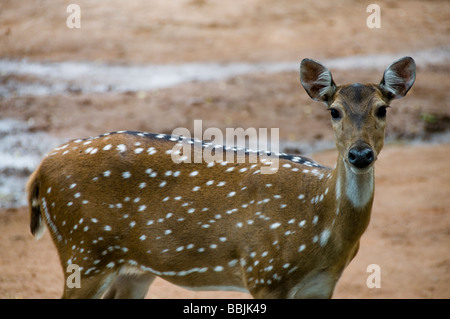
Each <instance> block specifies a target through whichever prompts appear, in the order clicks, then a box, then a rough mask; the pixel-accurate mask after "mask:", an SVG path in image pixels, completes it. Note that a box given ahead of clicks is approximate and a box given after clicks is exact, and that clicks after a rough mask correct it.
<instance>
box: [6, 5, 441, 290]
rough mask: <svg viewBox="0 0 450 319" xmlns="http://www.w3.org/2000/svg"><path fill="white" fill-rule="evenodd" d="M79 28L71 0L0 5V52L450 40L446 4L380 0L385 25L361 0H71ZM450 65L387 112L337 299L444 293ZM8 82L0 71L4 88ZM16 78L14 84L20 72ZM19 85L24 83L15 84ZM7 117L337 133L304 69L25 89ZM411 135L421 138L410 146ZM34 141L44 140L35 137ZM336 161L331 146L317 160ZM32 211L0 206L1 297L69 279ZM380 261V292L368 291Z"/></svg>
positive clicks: (310, 51) (404, 50) (132, 54)
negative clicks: (116, 86) (159, 85)
mask: <svg viewBox="0 0 450 319" xmlns="http://www.w3.org/2000/svg"><path fill="white" fill-rule="evenodd" d="M77 3H78V4H79V5H80V7H81V8H82V25H81V26H82V27H81V29H68V28H67V27H66V19H67V16H68V13H66V6H67V4H68V2H66V1H54V0H48V1H44V0H43V1H39V2H32V3H30V4H28V5H23V4H21V3H20V2H18V1H13V0H10V1H2V3H1V4H0V43H1V46H0V57H1V58H12V59H21V58H27V59H30V60H36V61H67V60H70V61H73V60H78V61H102V62H113V63H122V64H135V63H184V62H205V61H221V62H233V61H250V62H255V61H292V60H299V61H300V60H301V59H302V58H304V57H312V58H314V59H317V60H320V59H324V58H333V57H342V56H351V55H355V54H361V55H365V54H377V53H397V52H398V53H399V54H400V53H401V54H408V53H410V52H411V54H412V53H413V52H415V51H416V50H422V49H426V48H433V47H441V46H448V45H449V44H450V37H449V35H448V34H450V33H449V31H450V22H449V21H450V17H449V12H450V2H448V1H432V2H430V1H383V2H379V4H380V7H381V10H382V11H381V19H382V20H381V23H382V24H381V28H380V29H369V28H367V26H366V18H367V17H368V15H369V13H366V7H367V5H368V4H369V2H367V3H366V2H361V1H350V0H347V1H339V4H338V5H337V4H335V2H332V1H330V2H327V1H288V0H283V1H277V2H276V5H274V4H273V1H270V0H251V1H239V0H232V1H231V0H230V1H226V2H223V1H207V0H185V1H182V0H178V1H175V0H174V1H164V0H159V1H156V0H154V1H137V0H135V1H133V0H129V1H126V4H125V2H123V1H118V0H117V1H95V2H92V1H77ZM331 71H332V72H333V76H334V79H335V81H336V82H337V83H345V82H357V81H359V82H378V81H379V80H380V79H381V76H382V70H378V71H376V72H374V71H373V70H364V71H355V70H337V71H333V70H331ZM449 71H450V68H449V66H448V65H439V64H438V65H431V66H430V65H429V66H421V65H418V75H417V80H416V83H415V85H414V87H413V89H412V90H411V91H410V93H409V94H408V96H407V97H406V98H405V99H402V100H398V101H395V102H394V103H393V107H392V108H391V109H390V110H389V114H388V131H387V138H388V140H389V141H390V143H389V144H388V145H387V146H386V147H385V149H384V150H383V152H382V153H381V156H380V157H379V160H378V162H377V165H376V196H375V202H374V208H373V213H372V220H371V223H370V225H369V228H368V230H367V232H366V233H365V234H364V235H363V237H362V240H361V248H360V251H359V253H358V255H357V256H356V258H355V259H354V261H353V262H352V263H351V264H350V265H349V267H348V268H347V270H346V271H344V274H343V276H342V278H341V280H340V282H339V283H338V286H337V289H336V291H335V295H334V297H335V298H450V249H449V248H450V244H449V243H450V196H449V195H450V171H449V170H448V156H449V155H450V140H449V139H448V137H447V138H446V137H445V136H448V135H443V136H444V137H443V138H442V139H441V140H443V142H444V143H440V144H435V143H429V142H428V141H430V140H432V139H434V138H435V137H436V136H437V135H436V134H442V133H446V132H448V130H449V128H450V107H449V105H450V81H449V80H450V77H449ZM9 80H11V77H8V76H5V75H4V74H2V73H1V70H0V85H2V84H4V83H7V81H9ZM15 80H17V79H15ZM19 80H21V81H29V79H26V78H21V79H19ZM0 118H14V119H18V120H23V121H26V122H27V123H29V126H30V127H29V130H30V132H46V133H48V134H50V135H52V136H55V137H58V138H62V139H72V138H76V137H85V136H91V135H97V134H100V133H104V132H108V131H114V130H122V129H127V130H144V131H151V132H162V133H170V132H172V130H173V129H174V128H176V127H186V128H188V129H191V130H192V128H193V120H194V119H202V120H203V126H204V128H207V127H217V128H220V129H223V130H225V128H226V127H243V128H248V127H255V128H259V127H265V128H272V127H276V128H280V139H281V140H283V141H287V142H292V144H291V145H292V147H290V148H289V151H291V152H294V153H303V152H304V151H305V150H303V149H301V146H299V145H300V144H296V143H294V142H295V141H301V142H307V143H310V144H317V143H321V142H329V141H332V139H333V137H332V135H333V133H332V131H331V127H330V124H329V114H328V113H327V112H326V111H325V110H324V108H323V107H322V106H321V105H320V104H317V103H314V102H312V101H311V100H309V98H308V97H307V95H306V93H305V92H304V91H303V89H302V88H301V87H300V84H299V82H298V74H297V73H296V72H283V73H277V74H263V73H260V74H251V75H244V76H238V77H235V78H232V79H229V80H223V81H213V82H209V83H186V84H182V85H178V86H176V87H172V88H168V89H161V90H155V91H149V92H126V93H105V94H79V93H77V92H68V93H67V94H64V95H56V96H41V97H38V96H25V97H24V96H17V97H9V98H3V99H0ZM412 139H414V140H421V141H422V143H420V145H419V144H417V143H416V144H414V143H410V142H409V141H411V140H412ZM36 142H38V141H36ZM311 157H313V158H314V159H316V160H318V161H319V162H322V163H325V164H328V165H330V166H333V165H334V160H335V159H336V152H335V151H326V152H319V153H315V154H312V155H311ZM28 225H29V221H28V211H27V209H26V208H25V207H14V208H9V209H2V210H0V239H1V240H0V298H57V297H59V296H60V295H61V293H62V287H63V274H62V269H61V267H60V265H59V262H58V257H57V253H56V250H55V248H54V246H53V243H52V242H51V239H50V236H49V235H48V234H46V235H45V236H44V238H43V239H42V240H40V241H35V240H34V239H33V237H32V236H31V234H30V233H29V226H28ZM370 264H377V265H379V266H380V267H381V274H382V275H381V276H382V277H381V288H379V289H376V288H374V289H370V288H368V287H367V285H366V280H367V277H368V276H369V275H370V273H368V272H367V267H368V265H370ZM147 297H149V298H249V297H250V296H249V295H246V294H240V293H229V292H213V293H211V292H191V291H187V290H184V289H181V288H178V287H175V286H173V285H170V284H168V283H167V282H165V281H162V280H157V281H155V283H154V284H153V285H152V287H151V289H150V292H149V294H148V296H147Z"/></svg>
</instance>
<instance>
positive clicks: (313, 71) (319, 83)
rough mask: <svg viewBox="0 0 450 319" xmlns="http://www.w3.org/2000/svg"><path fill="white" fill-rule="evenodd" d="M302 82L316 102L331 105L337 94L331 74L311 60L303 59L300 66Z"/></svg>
mask: <svg viewBox="0 0 450 319" xmlns="http://www.w3.org/2000/svg"><path fill="white" fill-rule="evenodd" d="M300 82H301V83H302V85H303V87H304V88H305V90H306V92H307V93H308V95H309V96H310V97H311V98H312V99H313V100H315V101H320V102H324V103H326V104H329V103H330V102H331V100H332V98H333V96H334V93H335V92H336V84H335V83H334V81H333V77H332V76H331V72H330V71H329V70H328V69H327V68H326V67H324V66H323V65H322V64H320V63H318V62H316V61H314V60H311V59H303V61H302V63H301V64H300Z"/></svg>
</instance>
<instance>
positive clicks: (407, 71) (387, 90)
mask: <svg viewBox="0 0 450 319" xmlns="http://www.w3.org/2000/svg"><path fill="white" fill-rule="evenodd" d="M415 80H416V63H415V62H414V60H413V58H411V57H404V58H401V59H399V60H397V61H395V62H394V63H392V64H391V65H390V66H388V67H387V68H386V70H385V71H384V74H383V79H382V80H381V82H380V89H381V92H382V93H383V95H384V96H385V97H386V98H387V99H388V100H393V99H399V98H401V97H404V96H405V95H406V93H408V91H409V89H410V88H411V87H412V86H413V84H414V81H415Z"/></svg>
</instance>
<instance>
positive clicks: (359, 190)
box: [331, 156, 375, 241]
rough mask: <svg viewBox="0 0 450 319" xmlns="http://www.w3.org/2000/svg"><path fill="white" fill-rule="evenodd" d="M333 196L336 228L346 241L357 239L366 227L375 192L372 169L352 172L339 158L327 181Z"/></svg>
mask: <svg viewBox="0 0 450 319" xmlns="http://www.w3.org/2000/svg"><path fill="white" fill-rule="evenodd" d="M331 181H332V183H333V184H334V186H335V195H336V212H335V213H336V227H337V230H338V231H339V232H340V233H341V235H342V238H343V239H346V240H351V241H353V240H358V239H359V237H360V236H361V235H362V233H363V232H364V231H365V229H366V228H367V225H368V224H369V220H370V213H371V210H372V202H373V196H374V191H375V179H374V168H373V166H372V167H371V168H370V169H369V170H368V171H367V172H364V173H355V172H354V171H353V170H352V169H351V168H350V167H349V165H348V164H346V163H345V162H344V160H343V158H342V157H341V156H339V157H338V161H337V164H336V168H335V170H334V172H333V177H332V179H331Z"/></svg>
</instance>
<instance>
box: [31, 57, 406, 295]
mask: <svg viewBox="0 0 450 319" xmlns="http://www.w3.org/2000/svg"><path fill="white" fill-rule="evenodd" d="M300 80H301V83H302V85H303V87H304V88H305V90H306V92H307V93H308V95H309V96H310V97H311V98H312V99H313V100H316V101H319V102H323V103H324V104H325V105H326V106H327V108H328V110H329V111H330V113H331V123H332V126H333V130H334V133H335V138H336V146H337V150H338V158H337V163H336V165H335V167H334V168H328V167H324V166H322V165H319V164H317V163H315V162H313V161H312V160H310V159H307V158H304V157H300V156H290V155H286V154H279V153H271V154H268V153H265V152H264V154H263V152H260V153H258V157H257V158H258V160H257V161H255V162H253V163H250V162H249V161H237V159H238V156H241V159H242V158H243V159H248V157H249V156H250V153H251V151H250V150H245V152H241V153H239V152H238V150H237V149H236V148H231V151H232V152H234V154H235V155H236V156H235V157H233V158H234V161H227V160H217V161H210V162H206V161H202V162H201V163H185V162H176V161H174V160H173V159H172V156H171V153H172V152H173V151H174V149H176V147H175V146H176V145H180V144H183V143H184V144H183V145H185V144H186V143H188V144H191V145H192V144H194V143H195V142H194V141H193V140H191V139H186V138H184V137H182V136H174V135H165V134H150V133H144V132H131V131H122V132H113V133H108V134H103V135H100V136H98V137H93V138H92V137H91V138H86V139H77V140H73V141H71V142H68V143H66V144H64V145H62V146H60V147H58V148H55V149H54V150H52V151H51V152H50V153H49V154H48V155H47V157H46V158H45V159H44V160H43V161H42V163H41V164H40V166H39V168H38V169H37V170H36V171H35V172H34V173H33V174H32V176H31V177H30V180H29V182H28V185H27V188H28V194H29V205H30V216H31V222H30V227H31V232H32V234H33V235H35V236H36V237H40V236H41V235H42V233H43V230H45V225H46V226H47V228H48V229H49V231H50V234H51V236H52V239H53V241H54V243H55V245H56V248H57V250H58V252H59V256H60V261H61V264H62V267H63V269H64V270H65V269H67V267H68V266H69V265H77V266H78V267H79V271H80V278H81V282H80V288H77V287H74V288H70V287H69V285H66V284H65V285H64V293H63V296H62V297H63V298H91V297H105V298H114V297H115V298H143V297H145V296H146V294H147V292H148V289H149V287H150V284H151V283H152V281H153V280H154V278H155V277H156V276H158V277H161V278H163V279H165V280H167V281H169V282H171V283H174V284H176V285H179V286H181V287H185V288H189V289H194V290H237V291H244V292H248V293H250V294H251V295H252V296H253V297H255V298H330V297H331V296H332V294H333V290H334V288H335V285H336V283H337V281H338V279H339V277H340V276H341V274H342V272H343V270H344V269H345V267H346V266H347V265H348V264H349V263H350V261H351V260H352V259H353V258H354V257H355V255H356V253H357V251H358V248H359V241H360V237H361V236H362V234H363V233H364V231H365V229H366V228H367V226H368V223H369V219H370V214H371V209H372V202H373V198H374V187H375V185H374V162H375V160H376V159H377V157H378V155H379V153H380V151H381V148H382V147H383V143H384V134H385V126H386V109H387V108H388V107H389V104H390V102H391V101H392V100H393V99H397V98H401V97H403V96H405V95H406V93H407V92H408V90H409V89H410V88H411V86H412V85H413V83H414V80H415V63H414V60H413V59H412V58H410V57H404V58H402V59H399V60H397V61H396V62H394V63H392V64H391V65H390V66H389V67H388V68H387V69H386V70H385V72H384V75H383V78H382V80H381V82H380V83H379V84H378V85H376V84H351V85H343V86H336V85H335V83H334V81H333V78H332V75H331V73H330V71H329V70H328V69H327V68H325V67H324V66H323V65H321V64H319V63H317V62H315V61H313V60H310V59H304V60H303V61H302V62H301V66H300ZM208 147H211V145H210V144H209V143H203V144H201V147H200V148H195V147H194V148H192V152H197V151H205V149H207V148H208ZM221 148H222V146H213V151H217V150H218V149H221ZM225 149H227V150H230V147H225V146H223V150H225ZM238 153H239V154H238ZM263 155H265V157H264V156H263ZM263 159H264V160H263ZM275 160H277V161H278V166H277V169H276V171H274V172H273V174H263V173H262V168H263V167H265V166H266V165H267V164H268V163H270V162H272V161H275ZM69 275H71V273H70V272H65V276H66V280H67V278H68V276H69Z"/></svg>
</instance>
